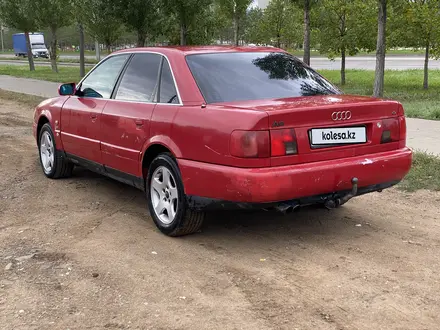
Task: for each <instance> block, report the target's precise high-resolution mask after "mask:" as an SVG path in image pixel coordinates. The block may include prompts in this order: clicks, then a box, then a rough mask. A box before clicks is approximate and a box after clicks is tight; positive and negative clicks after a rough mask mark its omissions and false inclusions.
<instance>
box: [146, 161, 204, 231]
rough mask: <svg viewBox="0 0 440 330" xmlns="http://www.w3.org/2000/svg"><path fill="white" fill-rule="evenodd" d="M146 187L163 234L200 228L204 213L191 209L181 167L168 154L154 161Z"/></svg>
mask: <svg viewBox="0 0 440 330" xmlns="http://www.w3.org/2000/svg"><path fill="white" fill-rule="evenodd" d="M146 190H147V197H148V208H149V210H150V214H151V217H152V218H153V221H154V223H155V224H156V226H157V227H158V228H159V230H160V231H161V232H162V233H164V234H166V235H168V236H183V235H188V234H192V233H195V232H197V231H198V230H199V229H200V227H201V226H202V224H203V220H204V217H205V215H204V213H203V212H195V211H193V210H190V209H189V208H188V206H187V202H186V196H185V192H184V188H183V182H182V178H181V175H180V171H179V168H178V166H177V164H176V161H175V160H174V159H173V158H172V157H171V156H170V155H169V154H161V155H159V156H158V157H156V158H155V159H154V160H153V162H152V163H151V165H150V168H149V171H148V177H147V189H146Z"/></svg>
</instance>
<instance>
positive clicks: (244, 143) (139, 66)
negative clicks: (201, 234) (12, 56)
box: [34, 47, 412, 234]
mask: <svg viewBox="0 0 440 330" xmlns="http://www.w3.org/2000/svg"><path fill="white" fill-rule="evenodd" d="M69 86H70V87H71V88H72V91H71V92H65V91H63V88H67V89H69ZM60 94H62V95H61V96H59V97H57V98H54V99H50V100H47V101H45V102H43V103H42V104H40V105H39V106H38V108H37V109H36V111H35V118H34V134H35V137H36V139H37V141H40V142H41V141H42V140H41V128H42V127H43V125H44V124H46V123H48V124H49V125H50V128H51V129H52V130H53V135H54V144H55V145H56V148H55V149H56V151H58V152H59V155H60V157H62V159H63V162H64V161H65V162H68V163H73V164H76V165H81V166H85V167H87V168H89V169H91V170H93V171H97V172H99V173H102V174H104V175H107V176H109V177H112V178H115V179H117V180H119V181H122V182H125V183H128V184H130V185H133V186H135V187H138V188H140V189H142V190H144V191H146V192H147V195H148V196H149V197H151V196H152V195H151V194H149V190H151V189H153V190H154V189H155V188H154V187H153V186H152V185H151V184H153V183H154V181H151V180H152V179H151V178H150V177H153V176H154V173H151V171H152V169H151V164H155V160H157V157H159V156H160V155H164V157H165V156H166V157H170V158H169V159H172V161H173V164H175V167H174V165H169V164H168V165H167V164H165V163H164V162H163V163H162V165H161V166H162V167H163V168H168V169H169V170H170V173H171V174H172V175H171V176H172V177H173V178H174V177H175V178H174V179H172V180H171V181H170V182H173V181H177V190H179V189H180V188H181V189H180V190H179V191H178V193H177V192H175V190H173V189H175V188H176V184H174V185H173V183H171V185H170V190H169V191H168V192H167V191H164V192H163V193H164V195H158V196H162V197H163V198H164V200H165V202H168V204H167V205H169V203H171V204H172V207H171V208H170V210H169V211H168V213H170V214H171V213H173V214H177V215H179V214H178V213H179V212H178V211H179V210H180V209H184V210H185V212H199V213H203V212H204V211H207V210H216V209H219V208H223V209H225V208H261V209H269V208H274V209H278V210H280V211H282V212H288V211H292V210H293V209H294V208H296V207H298V206H301V205H308V204H323V205H325V206H326V207H328V208H333V207H337V206H339V205H342V204H344V203H345V202H347V201H348V200H349V199H350V198H352V197H354V196H358V195H361V194H365V193H370V192H374V191H381V190H383V189H386V188H389V187H391V186H393V185H395V184H396V183H398V182H399V181H401V180H402V178H404V176H405V175H406V174H407V173H408V171H409V169H410V166H411V158H412V154H411V151H410V150H409V149H408V148H407V147H406V124H405V117H404V110H403V107H402V105H401V104H400V103H399V102H396V101H390V100H382V99H376V98H370V97H364V96H353V95H343V94H342V93H341V91H340V90H338V88H336V87H335V86H333V85H332V84H331V83H330V82H328V81H327V80H326V79H325V78H323V77H322V76H321V75H319V74H318V73H316V72H315V71H314V70H312V69H311V68H310V67H308V66H307V65H305V64H304V63H302V62H301V61H300V60H298V59H297V58H295V57H293V56H291V55H290V54H288V53H286V52H284V51H283V50H280V49H274V48H262V47H249V48H245V47H241V48H240V47H177V48H171V47H170V48H167V47H164V48H140V49H131V50H124V51H120V52H116V53H114V54H112V55H110V56H109V57H107V58H106V59H104V60H103V61H102V62H101V63H100V64H98V65H97V66H96V67H95V68H94V69H93V70H92V71H91V73H89V75H88V76H86V77H85V79H83V81H81V82H80V83H79V84H78V85H73V84H71V85H64V86H61V88H60ZM39 139H40V140H39ZM43 144H44V143H43ZM40 151H41V148H40ZM48 154H49V155H50V152H48ZM40 156H41V152H40ZM41 157H43V161H44V159H45V158H44V155H43V156H41ZM41 157H40V158H41ZM166 159H167V162H169V159H168V158H166ZM162 160H163V159H162ZM159 161H160V159H159ZM170 166H171V167H172V168H171V167H170ZM153 167H154V168H156V165H154V166H153ZM159 167H160V166H159ZM159 172H160V170H159ZM46 175H47V173H46ZM158 178H159V179H158V182H162V181H160V180H161V179H160V173H159V176H158ZM150 183H151V184H150ZM161 187H162V186H161ZM179 187H180V188H179ZM160 189H162V188H160ZM165 190H166V189H165ZM173 194H175V195H176V196H178V197H179V198H180V199H179V202H178V203H177V202H173V201H170V197H169V196H171V195H173ZM162 197H161V198H162ZM151 198H152V200H153V202H152V203H153V204H152V206H153V207H154V205H158V204H157V203H161V201H159V202H157V199H156V202H154V198H153V197H151ZM176 198H177V197H176ZM173 203H174V204H175V205H174V204H173ZM177 204H178V205H177ZM164 205H165V204H164ZM173 205H174V206H173ZM150 206H151V205H150ZM161 207H162V204H160V205H159V206H158V208H161ZM178 208H180V209H178ZM176 212H177V213H176ZM150 213H152V216H153V220H155V222H156V224H158V221H159V220H158V219H156V218H157V215H158V214H157V213H155V212H152V211H151V210H150ZM155 215H156V217H155ZM180 216H182V214H180ZM164 217H165V216H164ZM159 228H160V222H159ZM160 229H161V230H162V229H163V228H160ZM162 231H163V232H165V233H166V234H170V233H169V232H166V230H165V231H164V230H162ZM193 231H194V230H193ZM189 232H191V230H188V231H187V232H185V233H189Z"/></svg>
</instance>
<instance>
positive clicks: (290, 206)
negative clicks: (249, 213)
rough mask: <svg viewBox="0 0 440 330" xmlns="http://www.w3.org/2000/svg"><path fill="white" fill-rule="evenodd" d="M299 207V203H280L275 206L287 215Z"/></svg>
mask: <svg viewBox="0 0 440 330" xmlns="http://www.w3.org/2000/svg"><path fill="white" fill-rule="evenodd" d="M298 207H299V204H298V203H289V202H287V203H280V204H278V205H277V206H275V210H276V211H278V212H280V213H282V214H284V215H286V214H290V213H292V212H293V211H294V210H296V209H297V208H298Z"/></svg>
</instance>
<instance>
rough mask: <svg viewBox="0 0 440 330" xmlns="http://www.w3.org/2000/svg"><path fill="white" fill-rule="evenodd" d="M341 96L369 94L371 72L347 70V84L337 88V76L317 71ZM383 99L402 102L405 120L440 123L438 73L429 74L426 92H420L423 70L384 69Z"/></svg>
mask: <svg viewBox="0 0 440 330" xmlns="http://www.w3.org/2000/svg"><path fill="white" fill-rule="evenodd" d="M320 73H321V74H322V75H324V76H325V77H326V78H328V79H329V80H330V81H332V82H333V83H335V84H336V85H338V86H339V87H340V88H341V89H342V90H343V91H344V93H347V94H359V95H372V94H373V82H374V71H366V70H348V71H347V73H346V80H347V82H346V85H345V86H340V85H339V81H340V73H339V71H335V70H320ZM384 97H385V98H389V99H394V100H398V101H400V102H402V104H403V106H404V108H405V113H406V115H407V117H412V118H423V119H433V120H440V70H430V71H429V89H428V90H424V89H423V70H405V71H396V70H387V71H386V72H385V90H384Z"/></svg>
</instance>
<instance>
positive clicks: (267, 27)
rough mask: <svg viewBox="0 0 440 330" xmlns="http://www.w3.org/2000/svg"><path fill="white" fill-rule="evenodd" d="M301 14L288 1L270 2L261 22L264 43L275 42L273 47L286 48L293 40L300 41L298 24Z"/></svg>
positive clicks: (273, 0) (277, 0)
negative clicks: (283, 46)
mask: <svg viewBox="0 0 440 330" xmlns="http://www.w3.org/2000/svg"><path fill="white" fill-rule="evenodd" d="M300 17H301V13H300V12H299V11H298V10H297V8H296V7H295V6H294V5H293V4H292V3H291V2H290V1H289V0H272V1H271V2H270V3H269V6H267V8H266V10H265V11H264V17H263V20H262V23H263V24H262V26H261V28H262V29H263V31H264V32H263V33H264V34H265V36H266V42H267V43H272V41H273V40H274V41H275V46H276V47H278V48H280V47H281V46H282V45H285V46H287V45H288V44H291V43H292V42H293V41H295V40H301V39H302V36H301V35H300V33H298V31H300V30H301V26H300V24H298V22H299V21H300V20H301V19H300Z"/></svg>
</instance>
